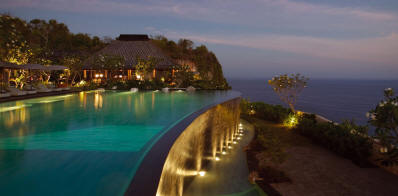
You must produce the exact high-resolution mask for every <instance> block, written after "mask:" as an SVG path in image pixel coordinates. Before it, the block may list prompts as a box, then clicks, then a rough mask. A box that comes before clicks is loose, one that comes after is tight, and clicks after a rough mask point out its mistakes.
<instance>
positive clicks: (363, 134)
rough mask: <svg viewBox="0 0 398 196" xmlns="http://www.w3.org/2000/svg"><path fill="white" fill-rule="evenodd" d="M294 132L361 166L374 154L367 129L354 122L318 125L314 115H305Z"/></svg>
mask: <svg viewBox="0 0 398 196" xmlns="http://www.w3.org/2000/svg"><path fill="white" fill-rule="evenodd" d="M294 130H295V131H297V132H298V133H300V134H302V135H304V136H306V137H309V138H310V139H311V140H312V141H313V142H315V143H317V144H319V145H322V146H324V147H326V148H328V149H330V150H332V151H334V152H335V153H337V154H339V155H341V156H343V157H345V158H348V159H351V160H352V161H353V162H354V163H356V164H359V165H362V164H367V163H368V158H369V157H370V156H371V154H372V148H373V145H372V140H371V139H370V138H369V137H368V135H367V131H368V129H367V127H364V126H358V125H355V123H354V122H352V121H345V122H343V123H342V124H335V123H317V122H316V121H315V116H314V115H303V116H302V117H301V118H300V119H299V122H298V125H297V126H296V128H295V129H294Z"/></svg>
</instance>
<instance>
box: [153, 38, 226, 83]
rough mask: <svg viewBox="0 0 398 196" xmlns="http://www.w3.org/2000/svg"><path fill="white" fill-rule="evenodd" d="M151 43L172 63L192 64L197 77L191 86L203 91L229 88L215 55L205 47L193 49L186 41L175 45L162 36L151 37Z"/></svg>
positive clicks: (190, 42)
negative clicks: (171, 60) (184, 62)
mask: <svg viewBox="0 0 398 196" xmlns="http://www.w3.org/2000/svg"><path fill="white" fill-rule="evenodd" d="M152 42H153V43H155V44H156V45H157V46H158V47H159V48H161V49H162V50H163V51H164V52H165V53H166V54H168V55H169V56H170V57H171V58H172V59H173V60H174V61H176V62H178V61H188V62H192V63H193V64H194V66H195V67H196V68H197V71H198V74H199V75H198V77H197V80H196V81H195V82H194V83H192V85H194V86H196V87H199V88H203V89H229V88H230V86H229V85H228V83H227V80H226V79H225V78H224V75H223V72H222V67H221V64H220V63H219V62H218V60H217V57H216V55H215V54H214V53H213V52H211V51H209V50H208V49H207V48H206V46H204V45H200V46H198V47H194V43H193V42H192V41H191V40H187V39H180V40H179V41H178V42H177V43H176V42H174V41H172V40H168V39H167V38H166V37H163V36H155V37H152ZM192 74H193V73H192Z"/></svg>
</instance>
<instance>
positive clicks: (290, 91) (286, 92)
mask: <svg viewBox="0 0 398 196" xmlns="http://www.w3.org/2000/svg"><path fill="white" fill-rule="evenodd" d="M307 81H308V78H306V77H304V76H301V75H300V74H291V75H290V76H289V75H287V74H284V75H281V76H275V77H273V78H272V79H271V80H269V81H268V84H269V85H271V86H272V88H273V90H274V91H275V93H276V94H277V95H278V96H279V98H280V99H281V100H282V101H283V102H285V103H286V104H287V105H288V106H289V107H290V109H291V110H292V111H293V112H295V109H294V105H295V104H296V101H297V97H298V95H299V94H300V93H301V91H302V90H303V89H304V88H305V87H306V85H307Z"/></svg>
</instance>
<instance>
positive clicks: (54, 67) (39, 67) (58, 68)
mask: <svg viewBox="0 0 398 196" xmlns="http://www.w3.org/2000/svg"><path fill="white" fill-rule="evenodd" d="M20 69H30V70H45V71H61V70H65V69H68V68H67V67H65V66H61V65H50V66H44V65H40V64H25V65H21V68H20Z"/></svg>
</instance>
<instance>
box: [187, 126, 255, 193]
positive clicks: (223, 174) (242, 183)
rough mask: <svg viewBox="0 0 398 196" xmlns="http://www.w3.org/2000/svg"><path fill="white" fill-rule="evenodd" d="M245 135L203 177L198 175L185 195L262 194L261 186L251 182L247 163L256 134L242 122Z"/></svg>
mask: <svg viewBox="0 0 398 196" xmlns="http://www.w3.org/2000/svg"><path fill="white" fill-rule="evenodd" d="M242 124H243V128H244V135H243V137H242V139H241V140H239V142H238V143H237V144H235V145H233V149H229V150H228V151H227V154H226V155H221V157H220V161H218V162H215V164H213V165H211V166H210V169H209V171H207V172H206V175H205V176H203V177H199V176H198V177H196V178H195V179H194V180H193V181H192V183H191V184H190V185H189V186H188V188H187V189H186V190H185V192H184V196H204V195H206V196H261V194H259V193H258V191H260V192H261V190H259V188H258V187H257V186H254V185H252V184H250V183H249V181H248V176H249V170H248V168H247V163H246V153H245V152H244V151H243V147H244V146H247V145H248V144H249V143H250V141H251V139H252V138H253V136H254V129H253V127H252V126H251V125H249V124H248V123H246V122H242Z"/></svg>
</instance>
